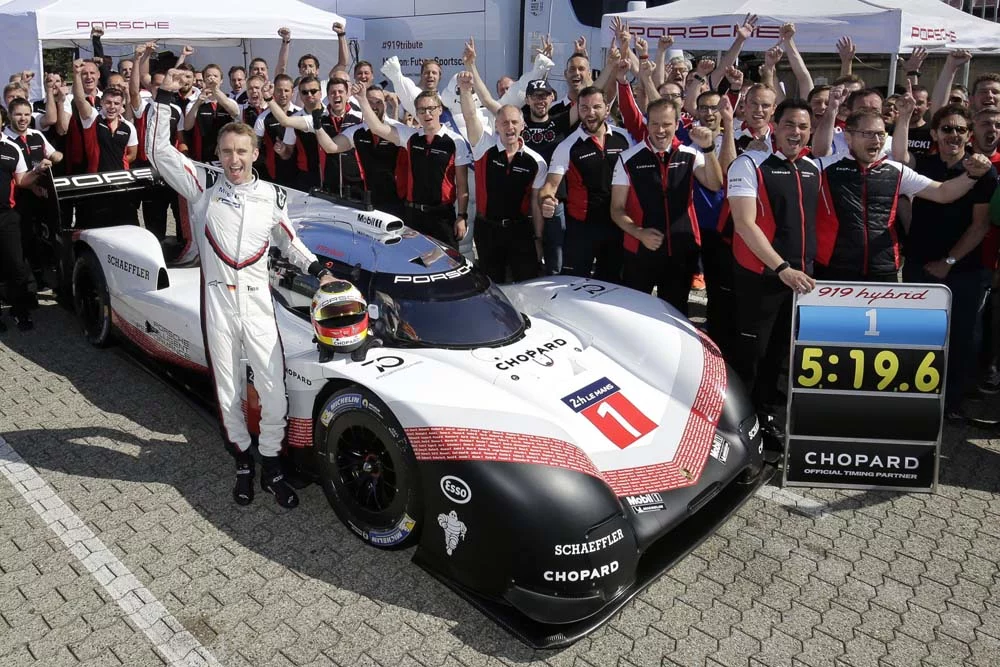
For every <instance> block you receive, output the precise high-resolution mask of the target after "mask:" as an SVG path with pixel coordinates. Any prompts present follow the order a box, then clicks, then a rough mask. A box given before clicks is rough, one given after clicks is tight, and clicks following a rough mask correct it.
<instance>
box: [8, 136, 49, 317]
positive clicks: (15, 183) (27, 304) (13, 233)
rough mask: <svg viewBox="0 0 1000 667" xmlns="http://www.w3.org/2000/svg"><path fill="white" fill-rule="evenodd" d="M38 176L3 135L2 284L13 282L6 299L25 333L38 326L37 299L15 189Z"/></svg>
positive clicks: (36, 170)
mask: <svg viewBox="0 0 1000 667" xmlns="http://www.w3.org/2000/svg"><path fill="white" fill-rule="evenodd" d="M38 173H40V170H39V169H38V168H36V169H33V170H32V171H31V172H30V173H29V171H28V167H27V165H26V164H25V162H24V153H22V152H21V149H19V148H18V147H17V144H15V143H14V142H13V141H11V140H10V139H8V138H7V137H6V136H4V135H2V134H0V282H5V281H9V282H8V285H9V287H8V290H7V297H6V298H7V301H9V302H10V305H11V314H12V315H13V316H14V320H15V321H16V322H17V326H18V328H19V329H21V330H27V329H31V328H32V327H33V326H34V323H33V322H32V321H31V316H30V314H29V312H28V311H29V310H30V309H31V307H32V305H33V298H32V295H31V294H30V292H29V291H28V285H29V283H30V281H31V271H30V270H29V269H28V264H27V263H26V262H25V261H24V254H23V253H22V252H21V221H20V216H18V214H17V211H15V210H14V203H15V197H14V188H16V187H20V188H27V187H30V186H31V185H32V183H33V182H34V181H35V179H36V178H37V175H38ZM6 330H7V327H6V325H4V324H3V322H2V321H0V332H3V331H6Z"/></svg>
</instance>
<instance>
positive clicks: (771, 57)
mask: <svg viewBox="0 0 1000 667" xmlns="http://www.w3.org/2000/svg"><path fill="white" fill-rule="evenodd" d="M784 55H785V50H784V49H783V48H781V46H780V45H778V46H772V47H771V48H769V49H768V50H767V51H765V52H764V64H763V65H761V66H760V69H759V70H757V71H758V72H759V73H760V82H761V83H763V84H765V85H768V86H770V87H771V88H773V89H774V103H775V104H781V101H782V100H783V99H785V92H784V91H783V90H782V89H781V86H779V85H778V76H777V74H776V71H777V67H778V63H779V62H781V59H782V58H783V57H784Z"/></svg>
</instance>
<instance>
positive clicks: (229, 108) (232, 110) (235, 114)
mask: <svg viewBox="0 0 1000 667" xmlns="http://www.w3.org/2000/svg"><path fill="white" fill-rule="evenodd" d="M212 98H213V99H214V100H215V103H216V104H218V105H219V106H220V107H222V110H223V111H225V112H226V113H227V114H229V117H230V118H232V119H233V120H239V119H240V105H239V104H237V103H236V100H234V99H233V98H231V97H230V96H229V95H227V94H226V93H225V92H223V90H222V88H216V89H215V90H213V91H212Z"/></svg>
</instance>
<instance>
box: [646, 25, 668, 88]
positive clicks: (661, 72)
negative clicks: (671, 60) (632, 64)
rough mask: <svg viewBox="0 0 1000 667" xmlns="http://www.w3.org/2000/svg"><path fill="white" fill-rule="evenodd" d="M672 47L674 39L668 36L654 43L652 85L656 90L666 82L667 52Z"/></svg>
mask: <svg viewBox="0 0 1000 667" xmlns="http://www.w3.org/2000/svg"><path fill="white" fill-rule="evenodd" d="M673 45H674V38H673V37H671V36H669V35H668V36H664V37H660V39H659V40H658V41H657V43H656V69H655V70H653V83H654V84H655V85H656V87H657V88H659V87H660V86H662V85H663V84H664V82H665V81H666V80H667V51H669V50H670V47H671V46H673ZM641 69H642V68H640V70H641Z"/></svg>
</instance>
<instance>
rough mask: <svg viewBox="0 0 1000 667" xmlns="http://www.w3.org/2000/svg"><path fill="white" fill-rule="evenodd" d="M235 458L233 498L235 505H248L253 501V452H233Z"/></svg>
mask: <svg viewBox="0 0 1000 667" xmlns="http://www.w3.org/2000/svg"><path fill="white" fill-rule="evenodd" d="M233 458H235V459H236V486H234V487H233V500H235V501H236V504H237V505H249V504H250V503H252V502H253V473H254V465H253V454H251V453H250V451H249V450H248V451H245V452H239V453H238V454H234V455H233Z"/></svg>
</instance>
